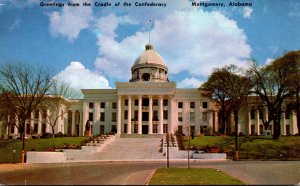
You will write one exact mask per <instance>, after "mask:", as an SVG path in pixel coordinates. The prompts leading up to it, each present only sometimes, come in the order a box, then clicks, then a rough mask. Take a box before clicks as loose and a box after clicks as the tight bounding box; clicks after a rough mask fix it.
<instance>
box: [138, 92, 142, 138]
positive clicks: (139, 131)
mask: <svg viewBox="0 0 300 186" xmlns="http://www.w3.org/2000/svg"><path fill="white" fill-rule="evenodd" d="M138 134H142V96H139V107H138Z"/></svg>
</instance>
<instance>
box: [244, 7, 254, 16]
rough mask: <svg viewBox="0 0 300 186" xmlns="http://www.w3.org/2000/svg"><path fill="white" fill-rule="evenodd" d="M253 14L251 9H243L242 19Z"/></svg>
mask: <svg viewBox="0 0 300 186" xmlns="http://www.w3.org/2000/svg"><path fill="white" fill-rule="evenodd" d="M252 13H253V9H252V8H249V7H245V8H244V10H243V16H244V18H250V17H251V15H252Z"/></svg>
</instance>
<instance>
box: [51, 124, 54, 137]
mask: <svg viewBox="0 0 300 186" xmlns="http://www.w3.org/2000/svg"><path fill="white" fill-rule="evenodd" d="M51 127H52V126H51ZM52 138H54V127H52Z"/></svg>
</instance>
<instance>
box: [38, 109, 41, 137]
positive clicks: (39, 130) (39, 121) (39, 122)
mask: <svg viewBox="0 0 300 186" xmlns="http://www.w3.org/2000/svg"><path fill="white" fill-rule="evenodd" d="M38 135H39V136H41V135H42V110H39V119H38Z"/></svg>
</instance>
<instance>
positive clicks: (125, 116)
mask: <svg viewBox="0 0 300 186" xmlns="http://www.w3.org/2000/svg"><path fill="white" fill-rule="evenodd" d="M124 119H125V120H126V119H128V110H124Z"/></svg>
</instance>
